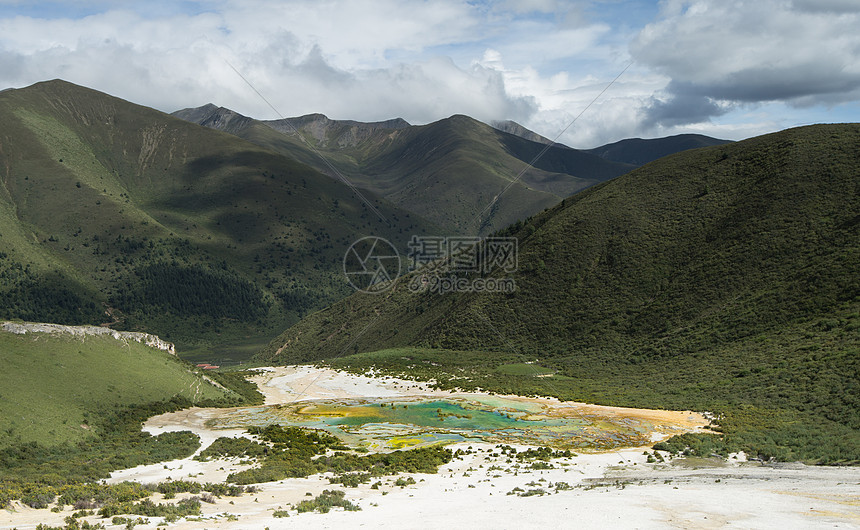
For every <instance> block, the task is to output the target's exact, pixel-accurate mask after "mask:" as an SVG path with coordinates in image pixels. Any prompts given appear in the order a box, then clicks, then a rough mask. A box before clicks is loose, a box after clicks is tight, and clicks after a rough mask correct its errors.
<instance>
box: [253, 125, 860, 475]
mask: <svg viewBox="0 0 860 530" xmlns="http://www.w3.org/2000/svg"><path fill="white" fill-rule="evenodd" d="M858 141H860V126H858V125H855V124H848V125H819V126H812V127H804V128H799V129H791V130H787V131H783V132H780V133H776V134H772V135H767V136H762V137H758V138H753V139H750V140H746V141H743V142H739V143H737V144H727V145H723V146H717V147H711V148H705V149H699V150H694V151H688V152H684V153H679V154H676V155H672V156H670V157H667V158H664V159H661V160H659V161H657V162H654V163H652V164H649V165H646V166H644V167H643V168H641V169H639V170H636V171H634V172H632V173H630V174H628V175H625V176H623V177H620V178H618V179H615V180H613V181H611V182H608V183H605V184H602V185H598V186H595V187H593V188H590V189H588V190H586V191H584V192H581V193H579V194H577V195H575V196H573V197H571V198H568V199H567V200H565V201H564V203H563V204H560V205H559V206H557V207H555V208H553V209H551V210H548V211H546V212H543V213H542V214H540V215H538V216H535V217H534V218H532V219H530V220H529V221H527V222H525V223H517V224H516V225H514V226H512V227H511V228H510V229H508V230H506V231H505V232H504V233H503V235H508V236H514V237H516V238H518V240H519V267H518V270H517V272H516V273H514V274H512V275H511V277H512V278H513V279H514V280H515V281H516V291H515V292H514V293H512V294H472V293H453V294H445V295H437V294H432V293H429V292H423V293H418V294H415V293H411V292H409V290H408V289H406V285H407V282H408V281H409V280H410V278H405V279H404V280H403V281H402V282H400V284H399V285H397V286H396V287H395V288H394V289H393V290H391V291H389V292H387V293H386V294H385V295H383V296H369V295H364V296H360V295H356V296H351V297H350V298H347V299H346V300H343V301H342V302H339V303H338V304H335V305H334V306H332V307H330V308H328V309H326V310H324V311H320V312H318V313H315V314H313V315H311V316H309V317H308V318H306V319H305V320H303V321H302V322H300V323H299V324H298V325H296V326H294V327H293V328H291V329H289V330H287V332H285V333H284V335H282V336H281V337H280V338H279V339H278V340H276V341H275V342H273V343H272V344H271V345H270V346H269V348H267V349H266V350H265V351H264V352H263V353H262V354H261V357H262V358H265V359H271V360H277V361H281V362H297V361H307V360H317V359H323V358H331V357H338V356H343V355H346V354H350V353H359V352H372V351H376V350H379V349H381V348H395V347H421V348H431V349H448V350H458V351H470V352H487V353H486V354H484V355H482V356H480V359H481V361H480V362H475V363H473V364H475V365H476V366H478V365H482V366H485V367H489V368H492V367H493V366H494V365H497V364H499V363H510V362H522V361H524V360H529V361H533V360H537V361H539V364H540V365H542V366H545V367H549V368H552V369H555V370H556V371H557V373H558V374H559V375H560V376H564V377H567V378H570V379H557V380H556V381H554V382H553V383H552V386H551V387H550V388H544V390H543V391H545V392H549V393H553V394H559V395H565V396H567V397H575V398H577V399H586V400H589V401H596V402H601V403H613V404H626V405H638V406H672V407H679V408H687V407H694V408H697V409H701V410H712V411H716V412H719V413H721V414H724V415H725V416H724V420H723V427H724V428H727V429H736V430H737V429H739V430H741V431H743V432H744V433H746V434H744V435H743V436H742V438H743V439H744V440H745V441H746V442H749V443H750V444H754V445H750V446H749V447H750V449H751V450H752V449H753V448H754V449H755V450H759V451H762V452H763V454H766V453H767V452H771V453H772V454H775V455H778V456H780V457H785V458H791V457H792V455H803V457H804V458H806V459H811V460H820V461H845V460H850V461H857V460H860V436H859V435H858V432H860V431H858V429H860V412H858V411H860V406H858V405H860V402H858V397H860V392H858V390H860V389H858V387H857V381H858V380H860V362H858V359H860V339H858V336H860V333H858V332H857V331H858V326H860V322H858V319H860V275H858V274H857V271H858V270H860V188H858V186H860V174H858V171H860V170H858V168H860V153H858V151H857V150H856V148H855V147H856V145H857V143H858ZM496 356H499V358H500V359H503V360H501V361H496V360H495V359H496ZM510 356H515V357H516V358H517V359H519V360H516V359H513V360H512V359H507V357H510ZM346 362H349V361H346ZM394 364H397V363H394ZM476 369H478V368H476ZM483 369H484V368H480V370H483ZM440 370H441V369H440ZM452 375H457V373H454V374H452ZM460 375H461V376H463V375H465V374H462V373H461V374H460ZM478 379H480V380H481V381H482V382H481V384H480V386H484V387H485V388H502V387H503V386H504V385H503V384H502V383H498V384H495V383H492V381H494V380H495V379H492V380H487V379H486V378H484V377H483V376H482V377H479V378H478ZM552 379H553V378H548V381H552ZM529 384H531V383H529ZM494 385H495V386H494ZM744 407H751V409H749V410H748V411H747V413H746V415H744V414H741V412H740V411H743V410H746V409H745V408H744ZM733 422H734V423H733ZM768 422H770V423H768ZM765 427H767V428H766V429H765ZM789 427H791V428H789ZM792 429H794V430H792ZM765 431H766V432H768V433H770V434H767V435H763V434H761V433H762V432H765ZM786 432H791V436H790V440H786V439H783V438H779V439H778V440H777V438H778V433H786ZM760 435H761V436H764V437H765V439H756V440H757V441H756V440H754V439H755V438H756V437H757V436H760ZM768 437H769V438H768ZM750 440H753V441H750ZM768 440H769V441H768ZM746 442H745V443H746ZM774 444H775V445H774ZM822 444H824V445H822ZM828 444H832V445H834V446H836V447H838V449H834V452H832V453H831V452H830V450H831V446H830V445H828ZM771 445H773V447H771ZM766 447H767V448H769V449H765V448H766ZM816 448H817V449H816Z"/></svg>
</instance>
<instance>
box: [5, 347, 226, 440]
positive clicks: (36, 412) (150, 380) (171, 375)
mask: <svg viewBox="0 0 860 530" xmlns="http://www.w3.org/2000/svg"><path fill="white" fill-rule="evenodd" d="M0 363H2V365H3V370H2V371H0V388H2V391H0V395H2V400H0V447H2V446H6V445H9V444H11V443H13V442H14V443H26V442H39V443H41V444H45V445H54V444H59V443H63V442H77V441H79V440H81V439H84V438H87V437H90V436H91V435H92V434H93V432H92V431H93V430H94V429H98V428H99V426H100V425H101V424H102V422H103V421H104V417H105V416H107V415H109V414H111V413H113V412H115V411H116V409H119V408H123V407H126V406H134V405H141V404H148V403H151V402H155V401H166V400H169V399H171V398H173V397H182V398H185V399H187V400H189V401H191V402H202V401H207V400H209V401H212V400H218V399H226V398H229V397H230V395H231V393H230V392H226V391H224V390H222V389H219V388H217V387H216V386H214V385H213V384H212V383H210V382H207V381H206V380H204V379H203V378H201V376H200V375H198V374H195V373H193V372H191V370H190V367H189V365H188V364H187V363H185V362H183V361H181V360H180V359H178V358H177V357H176V356H175V355H170V354H168V353H167V352H164V351H161V350H156V349H154V348H150V347H148V346H145V345H143V344H141V343H139V342H135V341H128V342H124V341H119V340H116V339H113V338H111V337H109V336H98V337H95V336H90V337H85V338H80V337H72V336H71V335H62V334H51V333H27V334H24V335H18V334H13V333H10V332H7V331H3V330H0ZM234 397H235V398H237V399H238V396H234Z"/></svg>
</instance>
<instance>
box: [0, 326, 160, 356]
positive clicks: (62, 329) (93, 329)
mask: <svg viewBox="0 0 860 530" xmlns="http://www.w3.org/2000/svg"><path fill="white" fill-rule="evenodd" d="M0 328H2V329H3V331H8V332H9V333H16V334H18V335H23V334H25V333H58V334H67V335H72V336H73V337H85V336H87V335H109V336H111V337H113V338H114V339H116V340H121V341H125V342H128V341H130V340H132V341H135V342H140V343H141V344H144V345H146V346H149V347H151V348H156V349H159V350H163V351H166V352H168V353H170V354H173V355H176V348H175V346H174V345H173V344H172V343H170V342H167V341H164V340H161V338H159V337H158V336H156V335H150V334H149V333H139V332H136V331H116V330H115V329H110V328H103V327H99V326H64V325H62V324H42V323H36V322H20V323H19V322H3V324H2V326H0Z"/></svg>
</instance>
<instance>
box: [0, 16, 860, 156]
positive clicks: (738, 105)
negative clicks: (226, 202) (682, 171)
mask: <svg viewBox="0 0 860 530" xmlns="http://www.w3.org/2000/svg"><path fill="white" fill-rule="evenodd" d="M648 2H650V0H613V1H600V2H598V1H585V0H583V1H577V2H570V1H557V0H528V1H518V2H512V1H509V0H498V1H492V0H490V1H487V2H473V1H468V0H435V1H429V0H428V1H425V0H416V1H410V2H405V1H400V0H314V1H312V0H290V1H286V2H285V1H276V0H246V1H242V2H238V1H231V0H200V1H198V2H185V3H172V2H166V1H161V0H157V1H154V2H151V3H140V2H131V1H122V2H118V3H117V2H102V3H101V4H98V3H96V4H93V3H86V2H80V1H78V0H69V1H63V0H57V1H55V2H53V3H52V4H50V5H52V6H58V5H60V6H65V8H64V9H63V11H62V12H61V16H58V17H50V16H48V15H46V14H41V15H40V14H39V13H40V11H39V9H38V5H37V7H32V6H31V4H26V9H25V4H23V3H21V4H20V6H21V12H26V13H28V14H29V15H30V16H11V17H10V16H8V15H6V18H4V13H8V12H9V9H10V8H9V7H8V6H10V2H9V0H0V8H2V9H0V88H5V87H7V86H19V87H20V86H25V85H28V84H31V83H34V82H37V81H42V80H46V79H53V78H64V79H67V80H69V81H71V82H75V83H79V84H83V85H85V86H89V87H92V88H95V89H97V90H102V91H105V92H108V93H110V94H113V95H116V96H118V97H122V98H124V99H128V100H130V101H134V102H136V103H141V104H144V105H149V106H152V107H155V108H158V109H160V110H164V111H168V112H170V111H173V110H176V109H179V108H182V107H190V106H198V105H202V104H204V103H207V102H212V103H216V104H219V105H223V106H226V107H229V108H232V109H234V110H236V111H237V112H241V113H243V114H247V115H250V116H254V117H258V118H262V119H266V118H275V117H277V116H276V115H275V114H274V113H273V112H272V111H271V109H270V108H269V107H268V105H267V104H266V103H265V102H263V101H262V100H260V98H259V97H258V96H257V95H256V94H254V92H253V91H252V90H251V89H250V88H249V87H248V86H247V85H246V84H245V83H244V82H243V81H242V79H241V78H239V76H237V75H236V73H235V72H234V71H233V70H232V69H231V67H230V66H229V65H228V64H227V61H229V63H230V64H232V65H234V66H235V68H236V69H237V70H239V71H240V72H242V74H243V75H244V76H245V77H246V78H247V79H248V80H249V81H250V82H251V83H252V84H253V85H254V86H255V87H256V88H257V89H258V90H259V91H260V92H261V93H263V94H264V95H265V96H266V98H267V99H268V100H269V101H271V102H272V104H273V105H274V106H275V107H276V108H277V109H278V110H279V111H280V113H282V114H283V115H286V116H294V115H299V114H306V113H311V112H323V113H325V114H328V115H330V116H331V117H333V118H340V119H357V120H368V121H370V120H382V119H388V118H392V117H398V116H399V117H403V118H405V119H406V120H408V121H410V122H412V123H426V122H429V121H433V120H438V119H441V118H444V117H447V116H449V115H451V114H455V113H462V114H468V115H470V116H473V117H476V118H478V119H482V120H485V121H490V120H500V119H513V120H516V121H519V122H520V123H522V124H523V125H525V126H526V127H529V128H532V129H534V130H535V131H537V132H539V133H541V134H543V135H544V136H547V137H550V138H554V137H555V136H556V135H557V134H558V133H559V132H560V131H562V130H563V129H565V127H567V126H568V125H570V124H571V122H572V121H573V120H574V118H575V117H577V115H578V114H579V113H580V112H581V111H582V110H583V109H585V108H586V107H587V106H588V105H589V104H590V103H591V102H592V101H593V100H594V98H595V97H596V96H597V95H598V94H600V92H601V91H602V90H603V89H604V88H605V87H606V85H607V83H608V82H609V81H610V80H612V79H613V78H614V77H615V76H616V75H617V74H618V72H620V71H621V70H622V69H623V68H624V67H625V65H627V64H628V63H629V61H630V60H631V56H632V57H634V58H635V59H636V62H635V63H634V64H633V66H632V67H631V68H630V69H629V70H628V71H627V72H626V73H625V74H624V75H623V76H622V77H621V78H620V79H619V80H618V82H617V83H616V84H615V85H614V86H613V87H612V88H610V89H609V90H608V91H607V92H606V93H605V94H603V95H602V96H601V97H600V99H598V100H597V101H596V102H594V104H593V105H592V106H591V107H590V108H589V109H588V110H587V111H586V112H585V113H584V114H583V115H582V116H581V117H580V118H579V119H577V121H576V123H575V124H574V125H573V126H572V127H570V128H569V129H568V130H567V132H566V133H565V134H564V135H563V136H562V137H561V138H560V141H561V142H563V143H566V144H568V145H572V146H576V147H591V146H595V145H598V144H600V143H606V142H610V141H615V140H618V139H621V138H623V137H630V136H636V135H639V136H655V135H663V134H675V133H679V132H686V131H696V132H702V131H710V132H711V133H713V134H714V135H716V136H723V137H728V138H733V139H736V138H739V136H738V135H741V134H747V133H749V132H750V131H753V132H756V133H758V132H766V131H768V130H773V128H775V127H778V126H779V125H778V124H783V123H786V120H787V121H788V123H789V125H790V124H792V123H794V122H796V121H811V120H814V119H815V118H814V117H813V116H814V115H815V114H814V113H811V112H810V109H817V110H816V112H819V114H818V115H819V116H828V115H827V114H826V113H822V112H821V109H822V108H826V107H827V106H836V107H837V108H840V109H841V108H844V105H843V104H844V102H852V101H857V99H858V83H860V63H858V57H860V38H858V37H857V36H856V35H855V33H857V32H856V31H854V28H855V27H860V24H858V22H860V20H858V16H860V15H858V9H857V2H854V1H848V0H814V1H813V0H763V1H761V2H755V3H753V2H744V1H741V0H725V1H718V0H667V1H664V2H661V4H660V12H659V15H657V19H656V20H654V21H649V20H639V19H637V18H635V16H638V15H635V16H634V15H630V17H627V18H625V14H626V13H631V14H637V13H648V15H647V16H649V17H651V16H653V14H654V11H653V8H652V7H648V6H646V7H647V8H643V5H645V4H646V3H648ZM11 5H12V6H13V7H14V6H16V5H18V4H15V3H14V2H13V3H12V4H11ZM100 6H107V7H100ZM116 6H118V7H116ZM43 11H44V10H43ZM69 13H72V15H69ZM74 13H83V14H85V15H87V16H75V15H74ZM40 17H41V18H40ZM619 17H620V18H619ZM616 19H618V21H616ZM622 19H623V20H622ZM648 22H650V23H648ZM767 102H776V103H780V104H781V105H778V106H775V104H774V103H767ZM786 104H787V105H789V106H786ZM840 105H842V106H840ZM757 109H765V110H766V111H767V112H777V110H778V111H779V112H781V113H783V114H785V115H786V116H787V117H783V118H780V119H777V118H776V117H775V116H774V115H770V114H767V112H765V114H766V115H759V114H756V113H755V112H756V110H757ZM763 112H764V111H763ZM801 112H802V113H803V118H802V119H793V118H791V117H790V116H792V115H797V114H798V113H801ZM744 119H746V120H750V123H749V124H745V123H741V120H744ZM831 121H837V120H831ZM706 134H707V133H706Z"/></svg>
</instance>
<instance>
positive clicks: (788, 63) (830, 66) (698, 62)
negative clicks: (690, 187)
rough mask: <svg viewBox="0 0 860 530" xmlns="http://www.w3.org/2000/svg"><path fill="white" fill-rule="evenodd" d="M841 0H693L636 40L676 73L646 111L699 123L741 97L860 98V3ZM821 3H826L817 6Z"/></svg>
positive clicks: (641, 55) (670, 10) (638, 49)
mask: <svg viewBox="0 0 860 530" xmlns="http://www.w3.org/2000/svg"><path fill="white" fill-rule="evenodd" d="M853 5H854V8H853V9H848V3H846V2H840V1H837V0H833V1H830V2H819V1H816V2H815V3H813V2H811V1H800V0H795V1H794V2H791V1H788V0H762V1H758V2H746V1H743V0H694V1H672V2H667V3H666V4H665V5H664V10H663V18H662V19H661V20H658V21H657V22H654V23H652V24H649V25H647V26H646V27H645V28H644V29H643V30H642V32H641V33H640V34H639V36H638V38H636V39H635V40H634V41H633V42H632V44H631V47H630V48H631V53H632V55H633V56H634V57H635V58H636V60H637V61H638V62H640V63H641V64H644V65H647V66H650V67H652V68H654V69H655V70H656V71H657V72H659V73H662V74H664V75H666V76H667V77H669V78H671V79H672V82H671V83H670V84H669V85H668V86H667V87H666V90H665V92H664V94H662V95H661V96H660V97H658V98H655V99H654V100H653V101H652V104H651V105H650V106H649V110H648V113H647V116H648V118H647V119H649V120H652V121H653V122H654V123H657V124H661V123H662V124H676V123H677V124H681V123H696V122H700V121H704V120H706V119H707V118H708V117H709V116H719V115H721V114H723V113H725V112H727V111H729V110H731V109H732V108H735V107H737V106H738V105H741V104H749V103H753V104H757V103H763V102H770V101H783V102H788V103H790V104H792V105H795V106H810V105H834V104H840V103H845V102H851V101H856V100H857V99H858V96H860V32H858V31H857V28H858V27H860V4H857V3H856V2H855V3H854V4H853ZM813 6H817V7H815V8H814V9H813Z"/></svg>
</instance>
